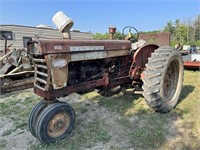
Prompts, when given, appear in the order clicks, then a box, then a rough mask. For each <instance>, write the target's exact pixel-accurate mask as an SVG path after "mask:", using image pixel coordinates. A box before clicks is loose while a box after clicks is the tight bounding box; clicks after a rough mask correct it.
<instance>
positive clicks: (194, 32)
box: [93, 15, 200, 46]
mask: <svg viewBox="0 0 200 150" xmlns="http://www.w3.org/2000/svg"><path fill="white" fill-rule="evenodd" d="M160 32H169V33H170V35H171V38H170V40H171V45H172V46H174V45H175V44H178V43H180V44H182V45H197V46H200V15H198V16H197V17H195V18H194V19H191V18H189V19H188V20H184V21H180V19H176V20H175V21H174V22H173V21H171V20H170V21H168V22H167V23H166V25H165V26H164V29H162V30H154V31H149V32H142V31H140V32H139V33H140V34H151V33H160ZM93 36H94V39H99V40H102V39H109V33H104V34H102V33H95V34H93ZM114 38H115V39H124V35H123V34H122V33H120V32H117V33H116V34H115V35H114Z"/></svg>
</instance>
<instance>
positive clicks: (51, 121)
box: [36, 103, 75, 144]
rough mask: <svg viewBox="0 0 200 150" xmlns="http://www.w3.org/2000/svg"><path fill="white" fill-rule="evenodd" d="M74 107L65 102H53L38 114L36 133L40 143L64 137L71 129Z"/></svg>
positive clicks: (51, 141) (52, 141)
mask: <svg viewBox="0 0 200 150" xmlns="http://www.w3.org/2000/svg"><path fill="white" fill-rule="evenodd" d="M74 122H75V112H74V109H73V108H72V107H71V106H70V105H68V104H66V103H54V104H51V105H49V106H48V107H46V108H45V109H44V110H43V111H42V112H41V114H40V116H39V117H38V120H37V124H36V135H37V137H38V139H39V140H40V141H41V142H42V143H46V144H48V143H54V142H56V141H58V140H61V139H63V138H65V137H66V136H67V135H68V134H69V133H70V132H71V130H72V129H73V127H74Z"/></svg>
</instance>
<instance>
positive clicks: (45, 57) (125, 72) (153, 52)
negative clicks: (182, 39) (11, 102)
mask: <svg viewBox="0 0 200 150" xmlns="http://www.w3.org/2000/svg"><path fill="white" fill-rule="evenodd" d="M63 19H64V21H63ZM53 21H54V23H55V24H56V25H57V27H58V28H59V30H60V32H62V33H63V35H64V38H65V39H54V40H52V39H32V40H31V41H29V42H28V51H29V53H30V54H31V55H32V57H33V61H34V65H35V82H34V92H35V93H36V94H37V95H39V96H41V97H42V98H43V100H41V101H40V102H39V103H38V104H37V105H36V106H35V107H34V108H33V109H32V111H31V113H30V115H29V129H30V131H31V133H32V135H33V136H35V137H36V138H38V139H39V140H40V141H41V142H43V143H52V142H55V141H57V140H60V139H63V138H65V137H66V136H67V135H68V134H69V133H70V131H71V130H72V129H73V126H74V122H75V112H74V110H73V108H72V107H71V106H70V105H69V104H67V103H65V102H61V101H58V100H57V98H59V97H63V96H67V95H68V94H70V93H74V92H81V93H83V92H87V91H91V90H93V89H98V90H99V92H100V93H101V94H103V95H107V96H109V95H110V92H111V91H112V89H114V88H115V87H119V86H120V87H121V88H123V87H126V86H127V85H129V86H132V87H133V86H139V87H142V89H143V96H144V98H145V101H146V103H147V105H148V106H149V107H151V108H152V109H153V110H155V111H156V112H161V113H165V112H168V111H170V110H171V109H172V108H174V107H175V106H176V104H177V103H178V100H179V96H180V93H181V89H182V83H183V63H182V58H181V54H180V53H179V51H177V50H176V49H173V48H171V47H169V46H166V47H159V46H157V45H154V44H145V41H144V40H140V41H138V35H139V34H138V32H137V30H136V29H135V28H133V27H129V26H128V27H126V28H125V29H124V30H126V29H127V28H128V29H129V33H128V35H127V36H126V37H125V40H113V39H112V37H113V34H114V33H115V30H116V28H110V40H72V39H70V32H69V30H70V28H71V27H72V25H73V21H72V20H71V19H70V18H68V17H67V16H65V15H64V14H63V13H62V12H58V13H57V14H56V15H55V16H54V17H53ZM131 30H135V31H136V32H137V34H136V35H137V36H136V37H135V34H132V33H131ZM119 89H120V88H119ZM118 91H119V90H118Z"/></svg>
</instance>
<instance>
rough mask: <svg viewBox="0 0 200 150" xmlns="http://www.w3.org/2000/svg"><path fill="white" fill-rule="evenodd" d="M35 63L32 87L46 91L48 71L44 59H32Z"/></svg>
mask: <svg viewBox="0 0 200 150" xmlns="http://www.w3.org/2000/svg"><path fill="white" fill-rule="evenodd" d="M33 61H34V63H35V83H34V86H35V87H37V88H39V89H41V90H43V91H46V90H47V89H48V87H49V84H48V69H47V65H46V61H45V58H44V57H41V56H40V57H33Z"/></svg>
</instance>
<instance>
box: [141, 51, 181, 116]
mask: <svg viewBox="0 0 200 150" xmlns="http://www.w3.org/2000/svg"><path fill="white" fill-rule="evenodd" d="M182 84H183V62H182V57H181V54H180V52H179V51H177V50H175V49H172V48H171V47H161V48H158V49H157V50H155V51H154V53H152V55H151V57H150V58H149V61H148V63H147V64H146V69H145V71H144V78H143V86H142V88H143V90H144V91H143V96H144V98H145V101H146V103H147V104H148V105H149V106H150V107H151V108H152V109H153V110H155V111H157V112H161V113H165V112H169V111H170V110H171V109H173V108H174V107H175V106H176V105H177V103H178V100H179V96H180V94H181V90H182Z"/></svg>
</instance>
